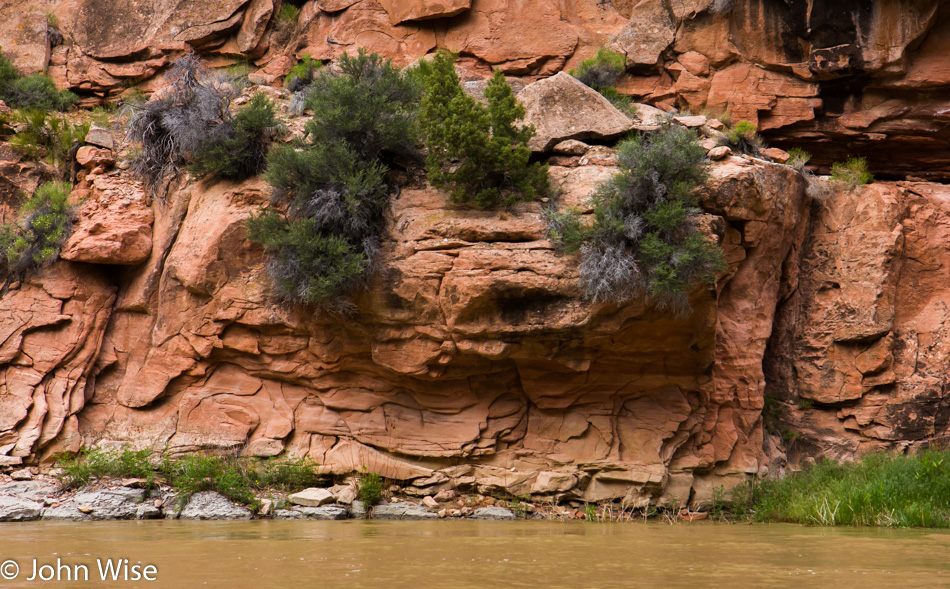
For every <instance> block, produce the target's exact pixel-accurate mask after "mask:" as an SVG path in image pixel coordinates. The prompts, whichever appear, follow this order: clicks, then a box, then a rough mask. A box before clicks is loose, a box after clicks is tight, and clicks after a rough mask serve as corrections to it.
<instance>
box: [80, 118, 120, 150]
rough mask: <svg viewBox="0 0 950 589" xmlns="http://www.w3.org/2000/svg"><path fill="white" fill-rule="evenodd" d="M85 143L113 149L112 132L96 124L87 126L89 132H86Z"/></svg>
mask: <svg viewBox="0 0 950 589" xmlns="http://www.w3.org/2000/svg"><path fill="white" fill-rule="evenodd" d="M86 144H87V145H95V146H97V147H104V148H106V149H108V150H110V151H111V150H113V149H115V142H114V141H113V140H112V133H109V130H108V129H104V128H102V127H100V126H99V125H96V124H93V125H91V126H90V127H89V132H88V133H86Z"/></svg>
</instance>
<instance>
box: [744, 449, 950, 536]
mask: <svg viewBox="0 0 950 589" xmlns="http://www.w3.org/2000/svg"><path fill="white" fill-rule="evenodd" d="M737 491H739V492H738V493H737V497H736V505H735V508H736V510H737V511H739V512H740V513H741V512H742V511H745V513H746V514H747V515H749V516H750V517H751V518H752V519H754V520H756V521H770V522H792V523H801V524H811V525H837V526H883V527H927V528H950V450H943V451H938V450H926V451H923V452H920V453H918V454H915V455H912V456H896V455H891V454H875V455H869V456H865V457H864V458H862V459H860V460H858V461H855V462H852V463H845V464H838V463H835V462H831V461H822V462H819V463H817V464H814V465H812V466H810V467H807V468H805V469H803V470H802V471H800V472H797V473H794V474H791V475H789V476H787V477H785V478H783V479H779V480H766V481H756V482H754V483H753V484H752V485H750V487H748V488H747V489H745V490H744V492H743V491H742V490H738V489H737Z"/></svg>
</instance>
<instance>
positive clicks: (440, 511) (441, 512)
mask: <svg viewBox="0 0 950 589" xmlns="http://www.w3.org/2000/svg"><path fill="white" fill-rule="evenodd" d="M447 513H448V510H447V509H440V510H439V511H438V512H436V514H437V515H438V516H439V519H444V518H445V516H446V514H447Z"/></svg>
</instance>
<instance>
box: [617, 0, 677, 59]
mask: <svg viewBox="0 0 950 589" xmlns="http://www.w3.org/2000/svg"><path fill="white" fill-rule="evenodd" d="M675 36H676V24H675V23H674V22H673V20H672V19H671V18H670V13H669V9H668V8H667V7H666V6H665V4H664V2H662V0H644V1H642V2H640V3H638V4H637V5H636V6H634V7H633V11H632V13H631V15H630V22H629V23H628V24H627V26H626V27H625V28H624V29H623V31H621V32H620V34H619V35H618V36H617V38H616V39H615V41H614V43H615V44H616V46H617V47H618V48H619V49H620V50H621V51H622V52H623V53H624V54H626V56H627V65H628V66H631V65H634V66H636V65H656V64H657V62H658V61H659V59H660V54H661V53H662V52H663V51H665V50H666V48H667V47H669V46H670V45H671V44H672V43H673V39H674V38H675Z"/></svg>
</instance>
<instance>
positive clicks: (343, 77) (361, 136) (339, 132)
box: [248, 51, 418, 313]
mask: <svg viewBox="0 0 950 589" xmlns="http://www.w3.org/2000/svg"><path fill="white" fill-rule="evenodd" d="M338 66H339V67H338V70H337V69H334V70H330V69H329V68H328V69H325V70H321V71H320V72H319V74H318V76H317V77H316V79H314V81H313V84H312V85H311V90H310V91H309V93H308V94H307V98H306V101H307V106H308V108H309V109H310V110H312V111H313V113H314V115H313V118H311V119H310V121H308V122H307V125H306V128H305V130H306V139H305V140H304V141H303V142H301V143H300V144H299V145H296V146H291V145H279V146H277V147H275V148H274V149H273V150H271V153H270V155H269V157H268V170H267V179H268V181H269V182H270V183H271V185H272V186H273V187H274V194H273V200H274V201H275V202H276V203H278V204H279V205H280V207H278V208H279V209H280V210H282V211H286V212H276V211H274V210H271V211H268V212H262V213H261V214H260V215H258V216H256V217H254V218H252V219H250V220H249V221H248V236H249V237H250V238H251V239H252V240H254V241H257V242H258V243H260V244H262V245H263V246H264V249H265V252H266V253H267V255H268V258H269V261H268V263H267V270H268V273H269V275H270V277H271V280H272V281H273V283H274V285H275V286H276V288H277V291H278V293H279V295H280V296H281V297H282V298H284V299H285V300H288V301H290V302H294V303H300V304H312V305H316V306H318V307H320V308H323V309H326V310H328V311H331V312H336V313H346V312H348V311H351V310H352V309H353V308H354V306H353V303H352V299H351V297H352V295H353V294H354V292H355V291H356V290H358V289H359V288H361V287H363V286H365V285H366V284H367V282H368V280H369V278H370V276H371V274H372V271H373V269H374V268H375V265H376V260H377V252H378V249H379V239H380V236H381V235H382V232H383V228H384V225H385V220H384V213H385V211H386V207H387V206H388V202H389V193H390V191H391V185H390V182H389V181H387V177H386V174H387V171H388V170H389V166H390V164H392V163H393V162H394V160H396V159H398V158H411V157H413V156H414V154H415V149H416V148H415V143H414V140H413V133H412V130H413V117H414V104H415V102H416V101H417V99H418V90H417V87H416V85H415V84H413V83H412V82H411V81H410V80H409V79H408V78H407V77H406V76H405V75H404V74H403V73H402V72H401V71H399V69H398V68H396V67H395V66H394V65H393V63H392V61H390V60H384V59H383V58H381V57H380V56H378V55H376V54H375V53H373V54H368V53H365V52H363V51H360V52H359V54H358V55H357V56H356V57H350V56H348V55H345V54H344V55H343V57H341V58H340V60H339V63H338Z"/></svg>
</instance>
